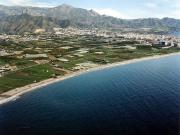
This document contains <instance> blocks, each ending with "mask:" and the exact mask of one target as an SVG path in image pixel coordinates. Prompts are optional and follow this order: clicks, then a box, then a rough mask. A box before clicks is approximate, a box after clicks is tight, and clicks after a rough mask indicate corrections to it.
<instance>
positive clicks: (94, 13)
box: [89, 9, 99, 16]
mask: <svg viewBox="0 0 180 135" xmlns="http://www.w3.org/2000/svg"><path fill="white" fill-rule="evenodd" d="M89 12H90V13H91V14H92V15H94V16H98V15H99V13H97V12H96V11H94V10H93V9H91V10H89Z"/></svg>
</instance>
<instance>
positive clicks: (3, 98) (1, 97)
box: [0, 52, 180, 105]
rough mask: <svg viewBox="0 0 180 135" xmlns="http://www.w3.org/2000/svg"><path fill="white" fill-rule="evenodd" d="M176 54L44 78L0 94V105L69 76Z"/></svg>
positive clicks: (138, 59) (160, 56)
mask: <svg viewBox="0 0 180 135" xmlns="http://www.w3.org/2000/svg"><path fill="white" fill-rule="evenodd" d="M175 55H180V52H176V53H170V54H164V55H154V56H148V57H142V58H136V59H131V60H126V61H122V62H116V63H112V64H107V65H100V66H97V67H94V68H90V69H86V70H80V71H77V72H73V73H70V74H66V75H64V76H60V77H57V78H50V79H47V80H44V81H41V82H38V83H33V84H29V85H26V86H23V87H20V88H16V89H13V90H10V91H8V92H5V93H2V94H0V105H2V104H4V103H7V102H10V101H14V100H16V99H17V98H19V97H20V96H21V95H23V94H25V93H27V92H30V91H34V90H37V89H39V88H43V87H46V86H48V85H50V84H53V83H57V82H60V81H63V80H66V79H69V78H73V77H76V76H79V75H82V74H85V73H89V72H93V71H98V70H103V69H108V68H112V67H116V66H123V65H127V64H131V63H137V62H141V61H146V60H153V59H159V58H164V57H168V56H175Z"/></svg>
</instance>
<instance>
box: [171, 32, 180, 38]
mask: <svg viewBox="0 0 180 135" xmlns="http://www.w3.org/2000/svg"><path fill="white" fill-rule="evenodd" d="M170 35H173V36H176V37H180V31H176V32H171V33H170Z"/></svg>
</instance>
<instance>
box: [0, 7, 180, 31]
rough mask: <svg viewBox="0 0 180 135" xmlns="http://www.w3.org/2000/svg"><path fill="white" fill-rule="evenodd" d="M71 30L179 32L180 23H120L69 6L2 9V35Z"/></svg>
mask: <svg viewBox="0 0 180 135" xmlns="http://www.w3.org/2000/svg"><path fill="white" fill-rule="evenodd" d="M20 20H21V21H20ZM26 23H27V26H31V27H30V28H31V29H30V28H28V27H25V26H26ZM40 24H41V25H40ZM23 26H24V27H23ZM68 26H73V27H77V28H82V29H83V28H87V29H88V28H115V29H116V28H134V29H140V28H150V29H162V30H167V31H170V30H180V19H174V18H168V17H166V18H162V19H159V18H140V19H120V18H115V17H112V16H106V15H100V14H98V13H97V12H96V11H94V10H86V9H83V8H74V7H73V6H71V5H67V4H63V5H59V6H57V7H51V8H44V7H43V8H40V7H23V6H3V5H0V32H1V33H23V32H33V31H34V29H36V28H45V29H46V30H47V31H51V30H52V27H63V28H64V27H68ZM13 31H14V32H13Z"/></svg>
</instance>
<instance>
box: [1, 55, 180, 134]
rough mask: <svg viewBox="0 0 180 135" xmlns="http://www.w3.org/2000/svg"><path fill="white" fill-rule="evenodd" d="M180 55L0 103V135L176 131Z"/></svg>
mask: <svg viewBox="0 0 180 135" xmlns="http://www.w3.org/2000/svg"><path fill="white" fill-rule="evenodd" d="M179 120H180V55H177V56H170V57H166V58H160V59H156V60H148V61H143V62H138V63H133V64H128V65H124V66H118V67H113V68H110V69H104V70H101V71H94V72H91V73H86V74H83V75H80V76H78V77H74V78H71V79H68V80H64V81H62V82H58V83H55V84H52V85H49V86H47V87H44V88H40V89H39V90H36V91H33V92H29V93H27V94H25V95H23V96H22V97H21V98H19V99H17V100H16V101H12V102H9V103H7V104H3V105H1V106H0V135H106V134H107V135H179V134H180V132H179V129H180V121H179Z"/></svg>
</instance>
